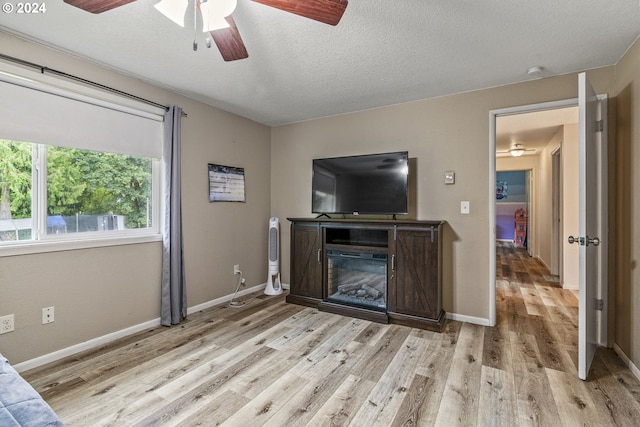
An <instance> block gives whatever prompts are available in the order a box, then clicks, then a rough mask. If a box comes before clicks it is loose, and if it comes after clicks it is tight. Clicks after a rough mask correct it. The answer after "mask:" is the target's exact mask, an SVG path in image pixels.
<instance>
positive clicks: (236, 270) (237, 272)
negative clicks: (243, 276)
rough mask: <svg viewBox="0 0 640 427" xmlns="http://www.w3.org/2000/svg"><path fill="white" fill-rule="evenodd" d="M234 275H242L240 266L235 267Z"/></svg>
mask: <svg viewBox="0 0 640 427" xmlns="http://www.w3.org/2000/svg"><path fill="white" fill-rule="evenodd" d="M233 274H240V264H236V265H234V266H233Z"/></svg>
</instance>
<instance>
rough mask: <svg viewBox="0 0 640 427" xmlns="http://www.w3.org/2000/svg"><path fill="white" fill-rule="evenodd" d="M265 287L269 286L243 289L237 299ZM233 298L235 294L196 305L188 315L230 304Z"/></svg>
mask: <svg viewBox="0 0 640 427" xmlns="http://www.w3.org/2000/svg"><path fill="white" fill-rule="evenodd" d="M265 286H267V284H266V283H262V284H260V285H256V286H252V287H251V288H247V289H243V290H241V291H238V294H237V295H236V298H237V297H241V296H244V295H247V294H250V293H253V292H257V291H259V290H262V289H264V288H265ZM232 297H233V294H230V295H226V296H224V297H220V298H216V299H214V300H211V301H207V302H204V303H202V304H198V305H194V306H193V307H189V308H187V314H192V313H196V312H198V311H202V310H206V309H207V308H211V307H214V306H216V305H220V304H224V303H225V302H229V301H230V300H231V298H232Z"/></svg>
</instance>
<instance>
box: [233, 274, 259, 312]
mask: <svg viewBox="0 0 640 427" xmlns="http://www.w3.org/2000/svg"><path fill="white" fill-rule="evenodd" d="M236 274H238V275H239V276H238V286H236V291H235V292H234V293H233V296H232V297H231V299H230V300H229V307H233V308H240V307H244V306H245V305H247V304H249V303H250V302H251V301H253V299H254V298H255V297H256V296H255V295H254V296H252V297H251V298H249V299H248V300H246V301H242V302H240V301H234V299H235V298H236V295H237V294H238V290H240V286H241V285H242V284H244V277H242V271H237V272H236Z"/></svg>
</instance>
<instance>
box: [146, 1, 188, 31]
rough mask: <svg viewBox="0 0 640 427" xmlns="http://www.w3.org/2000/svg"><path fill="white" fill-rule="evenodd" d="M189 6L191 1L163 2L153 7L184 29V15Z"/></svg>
mask: <svg viewBox="0 0 640 427" xmlns="http://www.w3.org/2000/svg"><path fill="white" fill-rule="evenodd" d="M188 6H189V0H161V1H160V2H158V3H156V4H155V5H153V7H155V8H156V10H158V12H160V13H162V14H163V15H164V16H166V17H167V18H169V19H170V20H172V21H173V22H175V23H176V24H178V25H180V26H181V27H182V28H184V14H185V12H186V11H187V7H188Z"/></svg>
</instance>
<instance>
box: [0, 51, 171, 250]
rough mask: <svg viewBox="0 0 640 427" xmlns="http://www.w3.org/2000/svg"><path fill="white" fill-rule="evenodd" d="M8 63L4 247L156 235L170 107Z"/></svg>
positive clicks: (0, 146) (1, 69) (0, 141)
mask: <svg viewBox="0 0 640 427" xmlns="http://www.w3.org/2000/svg"><path fill="white" fill-rule="evenodd" d="M7 67H10V65H5V64H0V117H2V118H3V120H1V121H0V247H7V246H11V245H20V244H24V243H36V242H47V241H48V242H60V241H66V242H68V241H90V240H95V239H104V238H108V237H124V236H139V235H156V236H157V235H158V233H159V224H158V223H159V219H158V218H159V210H160V209H159V206H160V205H159V203H160V190H159V189H160V159H161V158H162V119H163V113H164V111H162V110H161V109H158V108H155V107H148V106H146V107H144V108H142V109H140V108H141V105H140V103H139V102H137V101H135V102H134V101H128V100H121V99H120V97H116V96H113V95H110V94H104V93H102V92H100V91H95V90H93V89H88V88H82V87H76V85H74V84H73V83H71V84H70V83H68V82H66V83H65V82H60V81H57V80H56V81H54V82H52V81H49V80H47V79H51V78H50V77H47V76H39V75H37V74H34V73H32V74H29V73H28V71H25V70H19V71H18V73H19V74H14V73H16V71H17V70H14V69H11V68H9V69H8V70H7ZM54 80H55V79H54ZM114 100H115V101H118V102H117V103H116V102H113V101H114ZM54 250H55V249H54Z"/></svg>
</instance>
